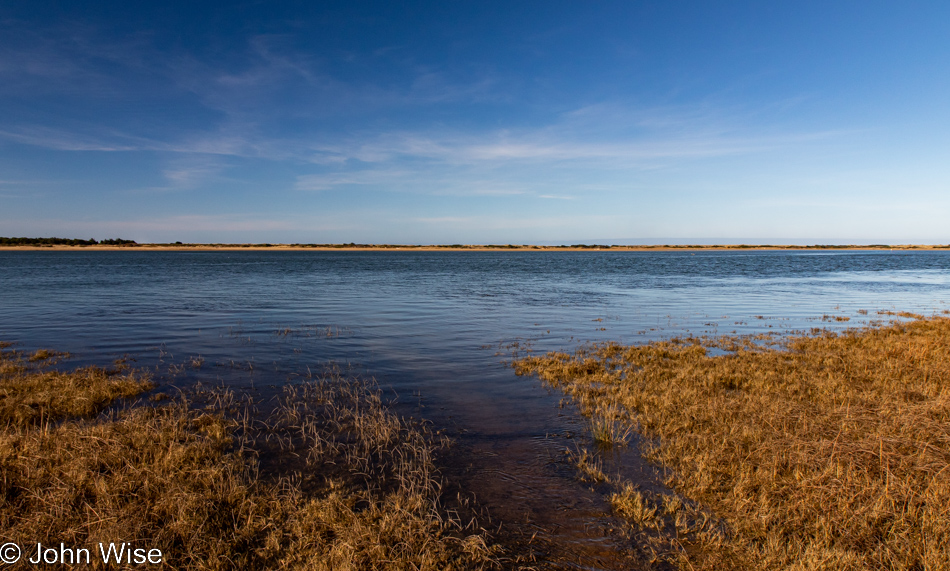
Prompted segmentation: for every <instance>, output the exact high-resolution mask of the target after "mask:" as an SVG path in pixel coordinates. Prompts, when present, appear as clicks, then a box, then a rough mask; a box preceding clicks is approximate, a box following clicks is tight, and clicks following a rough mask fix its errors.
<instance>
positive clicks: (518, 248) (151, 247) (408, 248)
mask: <svg viewBox="0 0 950 571" xmlns="http://www.w3.org/2000/svg"><path fill="white" fill-rule="evenodd" d="M13 250H26V251H38V250H54V251H87V250H95V251H126V250H128V251H143V250H147V251H172V252H174V251H182V252H210V251H242V250H253V251H264V250H267V251H324V252H330V251H350V252H353V251H370V252H371V251H403V252H413V251H415V252H434V251H449V252H591V251H601V252H604V251H611V252H657V251H659V252H667V251H668V252H681V251H702V250H713V251H725V250H741V251H749V250H752V251H772V250H817V251H827V250H835V251H841V250H853V251H889V250H938V251H939V250H950V245H933V244H895V245H871V246H859V245H812V246H800V245H745V244H721V245H708V246H707V245H682V246H678V245H662V246H649V245H630V246H597V245H590V246H533V245H488V246H483V245H471V246H457V245H452V246H438V245H428V246H413V245H354V246H350V245H324V244H321V245H306V244H246V245H245V244H136V245H134V246H113V245H89V246H66V245H50V246H38V245H28V246H27V245H24V246H0V251H13Z"/></svg>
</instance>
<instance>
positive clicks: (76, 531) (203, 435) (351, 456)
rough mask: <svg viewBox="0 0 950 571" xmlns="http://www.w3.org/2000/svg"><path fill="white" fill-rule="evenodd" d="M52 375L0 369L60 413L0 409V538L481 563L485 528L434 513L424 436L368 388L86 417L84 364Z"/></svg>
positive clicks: (236, 556)
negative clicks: (258, 408) (265, 404)
mask: <svg viewBox="0 0 950 571" xmlns="http://www.w3.org/2000/svg"><path fill="white" fill-rule="evenodd" d="M11 355H12V354H10V353H6V354H5V359H6V360H7V361H8V362H17V361H16V360H15V358H13V357H11ZM50 375H51V373H50V372H49V371H42V370H32V371H31V370H27V369H25V368H24V367H23V366H22V364H19V365H17V367H14V368H11V369H4V370H3V372H2V375H0V377H2V379H0V382H2V383H3V386H6V385H7V384H8V381H10V380H11V379H12V380H13V381H15V383H13V384H15V385H16V386H18V387H20V386H23V387H26V386H31V387H42V386H43V383H44V382H54V383H58V384H57V385H56V386H57V387H58V390H59V393H60V394H59V396H58V399H53V400H48V401H44V402H52V403H54V405H55V406H54V405H50V408H49V411H50V414H48V415H45V416H44V419H48V418H53V417H54V416H56V415H58V416H57V417H58V418H63V419H65V420H61V421H60V422H55V423H53V422H43V423H41V424H38V423H37V422H35V421H34V420H33V418H32V417H27V416H23V415H16V414H9V415H7V419H8V420H7V423H6V427H5V428H4V429H3V430H2V431H0V497H2V498H3V501H2V502H0V542H3V543H5V542H7V541H12V542H17V543H19V544H20V545H21V546H28V545H31V544H35V542H37V541H39V542H42V543H44V544H46V545H56V546H58V545H59V543H60V542H64V543H65V544H66V545H67V546H76V547H92V546H94V545H95V544H96V543H98V542H106V543H108V542H113V541H116V542H120V541H121V542H128V543H131V544H133V545H134V546H135V547H145V548H149V549H152V548H157V549H161V550H162V552H163V554H164V561H165V567H167V568H170V569H278V568H280V569H284V568H286V569H308V570H309V569H315V570H321V569H333V570H357V569H360V570H362V569H366V570H368V569H400V570H401V569H413V570H436V569H439V570H441V569H484V568H491V567H493V566H495V561H494V557H495V554H496V553H497V548H494V547H492V546H490V545H489V542H488V540H487V536H486V535H485V534H484V533H483V532H481V531H480V530H479V529H478V528H477V527H474V526H472V525H469V524H470V522H461V521H458V520H457V519H453V518H451V517H448V516H447V515H446V513H445V510H443V509H441V506H440V484H439V478H438V472H437V470H436V467H435V464H434V462H433V459H432V456H433V453H434V451H435V449H436V446H437V445H438V444H437V443H435V442H434V440H435V439H434V438H433V437H432V435H430V434H428V433H427V432H426V431H425V430H424V429H423V428H421V427H418V426H415V425H411V424H408V423H406V422H405V421H403V420H401V419H399V418H398V417H396V416H394V415H393V414H392V413H391V412H389V411H388V410H387V409H386V407H385V406H384V403H383V402H382V401H381V399H380V397H379V392H378V390H376V389H375V388H374V387H373V386H372V385H371V384H369V383H364V382H358V381H353V380H347V379H343V378H340V377H339V376H335V375H330V376H328V377H327V378H324V379H321V380H316V381H311V382H308V383H307V384H304V385H298V386H296V387H294V388H292V389H290V390H288V391H287V393H286V394H285V395H284V396H283V397H282V398H281V399H280V400H279V402H277V403H276V405H275V407H274V412H273V414H271V415H270V416H269V417H268V418H266V419H265V420H261V421H256V420H254V416H253V414H252V412H251V408H250V404H249V403H248V402H245V401H242V400H241V399H238V398H236V397H235V396H234V395H233V394H231V393H228V392H222V391H215V392H209V391H204V392H201V393H199V394H198V395H195V396H194V397H193V400H192V402H191V403H188V402H186V401H185V400H184V399H183V398H179V399H177V400H174V401H171V403H170V404H167V405H164V406H144V405H141V404H140V405H138V406H135V407H132V408H128V407H127V408H125V409H124V410H112V411H111V412H110V413H108V414H100V415H99V417H98V418H96V417H93V414H95V413H96V412H98V410H95V409H90V408H88V407H87V406H86V405H81V406H76V405H74V404H73V403H72V402H71V401H73V400H79V401H82V402H85V401H86V395H85V390H86V389H87V388H88V387H87V384H86V379H87V378H89V375H90V373H89V370H85V369H83V370H79V371H76V372H75V373H73V375H75V376H76V378H75V379H72V380H71V381H69V382H66V381H65V380H64V379H65V377H69V375H70V373H57V374H56V375H53V376H50ZM96 375H98V373H97V374H96ZM96 375H93V378H95V379H99V377H98V376H96ZM134 375H135V373H133V372H129V373H126V374H125V375H122V376H119V377H117V378H124V379H133V378H135V377H134ZM107 380H108V376H107ZM136 386H137V387H138V390H139V391H141V390H143V389H144V388H145V387H146V385H144V384H141V383H140V384H138V385H136ZM130 392H131V389H129V390H127V391H125V392H122V393H116V394H114V395H113V396H112V398H113V399H114V398H118V397H119V396H127V394H128V393H130ZM195 398H197V400H194V399H195ZM197 403H201V404H197ZM107 404H108V402H106V401H102V402H100V405H99V406H100V408H101V406H104V405H107ZM267 459H270V461H269V463H268V462H267V461H265V460H267ZM92 567H93V568H101V567H102V563H101V562H99V563H98V565H97V564H96V561H95V557H93V566H92Z"/></svg>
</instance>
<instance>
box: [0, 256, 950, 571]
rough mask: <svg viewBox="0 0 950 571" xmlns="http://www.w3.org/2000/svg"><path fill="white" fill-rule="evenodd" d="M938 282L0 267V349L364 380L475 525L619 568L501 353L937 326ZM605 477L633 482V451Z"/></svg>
mask: <svg viewBox="0 0 950 571" xmlns="http://www.w3.org/2000/svg"><path fill="white" fill-rule="evenodd" d="M948 286H950V252H735V251H728V252H696V253H690V252H604V251H601V252H413V251H399V252H391V251H390V252H266V251H264V252H260V251H258V252H142V251H135V250H132V251H119V252H43V251H39V252H37V251H31V252H16V251H13V252H9V251H8V252H0V340H7V341H15V342H17V343H19V345H20V347H21V348H22V349H25V350H32V349H35V348H39V347H49V348H55V349H59V350H66V351H69V352H70V353H72V354H73V355H74V358H73V359H72V360H71V362H72V363H74V364H82V363H104V362H108V361H111V360H112V359H114V358H116V357H118V356H121V355H125V354H129V355H131V356H132V357H134V358H135V359H136V364H137V365H138V366H142V367H149V368H152V369H153V370H155V371H156V372H157V374H158V375H159V378H160V380H163V381H167V382H177V383H185V382H192V381H194V380H203V381H208V382H213V383H222V384H227V385H231V386H235V387H240V388H248V389H250V388H251V387H254V388H255V389H258V390H259V389H261V388H262V387H269V386H275V385H280V384H282V383H285V382H287V381H288V379H290V378H293V377H294V376H295V375H302V374H306V373H307V370H308V367H309V369H310V370H311V371H314V372H316V371H318V370H319V369H320V368H321V367H323V366H325V365H327V364H328V363H333V364H336V365H337V366H340V367H344V368H348V369H351V370H353V371H354V372H356V373H359V374H365V375H371V376H373V377H375V378H376V379H377V381H378V382H379V383H380V385H381V386H382V387H383V388H384V389H385V390H386V391H387V392H388V393H389V394H390V395H392V396H393V398H395V399H396V400H397V403H398V405H397V407H398V409H399V410H400V412H402V413H403V414H407V415H413V416H417V417H420V416H421V417H423V418H426V419H428V420H431V421H432V423H433V424H434V426H435V427H436V428H440V429H445V430H446V431H447V432H448V433H449V434H450V435H452V436H453V437H454V438H455V439H456V440H457V441H458V443H459V444H458V447H457V450H456V451H455V452H453V458H455V463H454V464H453V466H452V468H451V470H452V471H453V474H452V477H454V478H457V479H459V480H461V481H463V483H464V484H465V485H466V487H467V488H468V489H470V490H472V491H474V492H475V493H476V494H477V496H478V498H479V500H480V501H481V502H482V503H483V504H484V505H485V506H486V507H487V508H488V509H489V510H490V513H491V515H492V517H493V521H494V525H498V524H499V523H500V524H502V525H503V526H508V527H509V528H511V529H514V530H516V531H517V532H518V533H522V534H524V535H526V536H528V537H530V536H533V535H534V534H535V533H537V534H538V535H536V536H535V540H536V542H537V543H538V545H540V546H541V547H540V550H541V556H542V558H545V557H546V558H548V559H554V560H557V562H558V563H557V564H558V566H561V567H569V568H571V567H576V568H590V569H597V568H600V569H607V568H624V565H626V563H625V560H624V559H623V558H622V557H621V556H620V555H618V543H617V539H616V536H615V534H611V533H609V532H608V531H607V530H609V529H610V528H611V527H613V526H615V525H616V522H614V521H613V520H611V519H610V518H609V517H608V516H606V515H605V504H604V499H603V497H602V495H601V494H600V493H599V492H598V491H597V490H590V489H588V488H587V487H585V486H584V485H582V484H579V483H578V482H577V480H576V478H575V474H574V471H573V469H571V468H570V465H569V464H568V462H567V461H566V459H565V454H564V450H565V449H566V448H572V447H574V446H576V445H575V444H574V443H573V440H572V438H571V437H572V436H575V435H580V436H581V438H582V440H583V435H584V425H583V422H582V421H581V419H579V418H578V416H577V415H576V413H575V412H574V410H573V409H572V408H571V407H570V406H566V407H564V408H561V407H559V406H558V405H559V402H560V399H561V397H560V395H558V394H554V393H551V392H549V391H548V390H546V389H545V388H543V387H542V386H541V385H540V383H539V382H538V381H537V380H534V379H531V378H521V377H516V376H515V375H514V374H513V372H512V370H511V369H510V368H508V367H507V366H506V364H505V363H506V361H507V360H509V358H510V355H511V352H512V351H513V350H521V351H523V350H525V348H526V347H530V349H531V350H535V351H546V350H554V349H559V350H566V349H571V348H572V347H575V346H577V345H578V344H579V343H584V342H590V341H601V340H615V341H621V342H624V343H642V342H647V341H650V340H654V339H660V338H667V337H671V336H675V335H683V334H694V335H702V334H709V335H715V334H726V333H730V334H731V333H738V334H746V333H758V332H780V333H782V332H788V331H807V330H810V329H811V328H813V327H824V328H829V329H843V328H845V327H855V326H861V325H863V324H867V323H868V322H869V321H871V320H880V319H882V316H880V315H877V314H876V311H877V310H900V311H912V312H920V313H925V314H931V313H933V312H935V311H943V310H945V309H947V308H948V307H950V306H948V302H950V289H948ZM859 310H867V311H868V314H867V315H862V314H859V313H858V311H859ZM823 316H825V317H824V319H822V318H823ZM836 316H837V317H848V318H850V320H849V321H835V320H834V317H836ZM514 343H517V344H518V345H517V346H516V347H513V346H512V345H513V344H514ZM192 362H196V363H197V362H201V363H203V364H202V366H201V367H200V368H193V367H191V366H190V363H192ZM182 365H186V366H184V367H182ZM608 466H609V467H610V468H611V469H616V470H623V471H625V472H626V473H631V474H637V473H640V478H641V479H642V480H643V481H648V480H649V477H650V469H649V467H647V466H643V465H642V464H641V463H639V461H638V457H637V455H636V453H635V450H632V451H628V452H627V453H626V454H623V455H622V457H620V458H618V459H615V460H614V461H613V462H609V463H608ZM552 546H557V547H556V548H555V547H552Z"/></svg>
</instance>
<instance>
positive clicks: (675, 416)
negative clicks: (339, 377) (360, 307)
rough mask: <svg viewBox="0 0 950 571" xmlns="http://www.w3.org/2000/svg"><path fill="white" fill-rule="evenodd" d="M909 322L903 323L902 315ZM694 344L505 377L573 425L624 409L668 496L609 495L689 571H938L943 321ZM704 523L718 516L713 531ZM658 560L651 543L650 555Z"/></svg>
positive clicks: (949, 366)
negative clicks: (547, 390)
mask: <svg viewBox="0 0 950 571" xmlns="http://www.w3.org/2000/svg"><path fill="white" fill-rule="evenodd" d="M905 316H906V315H905ZM704 344H706V345H710V344H712V343H710V342H708V341H705V342H703V341H700V340H696V339H687V340H673V341H669V342H658V343H652V344H649V345H644V346H633V347H625V346H621V345H617V344H606V345H598V346H593V347H589V348H586V349H583V350H580V351H578V352H577V353H576V354H574V355H567V354H563V353H552V354H548V355H546V356H541V357H528V358H524V359H520V360H518V361H516V362H515V366H516V369H517V371H518V372H519V373H520V374H527V373H535V374H538V375H539V376H540V377H541V378H542V379H544V380H545V381H547V382H549V383H551V384H553V385H555V386H557V387H560V388H561V389H563V390H564V391H566V392H567V393H569V394H570V395H572V396H573V398H574V399H575V400H576V402H577V403H578V404H579V407H580V409H581V411H582V412H583V413H584V414H587V415H591V414H596V411H597V410H602V409H604V408H610V407H615V406H616V407H620V408H622V409H624V410H626V411H627V412H628V413H629V414H630V417H631V421H630V424H631V426H636V427H637V428H638V430H639V431H640V432H641V433H642V434H643V435H644V436H645V444H644V454H645V455H646V456H647V458H649V459H650V460H651V461H653V462H655V463H656V464H658V465H660V466H662V467H664V468H666V470H667V472H666V473H667V474H668V478H667V482H666V483H667V484H668V485H669V486H670V487H671V488H672V489H673V490H675V491H676V492H677V493H678V494H680V496H675V495H669V494H645V493H642V492H640V491H638V490H637V489H636V488H635V487H632V486H629V485H625V484H624V483H618V484H617V487H618V491H617V493H616V494H614V495H613V497H612V498H611V501H612V504H613V506H614V508H615V510H616V511H617V512H618V513H619V514H620V515H622V516H625V517H626V518H627V520H628V521H629V522H630V524H631V529H633V530H639V532H644V530H650V529H652V530H653V531H655V532H663V534H665V536H666V538H667V540H666V542H665V544H663V545H661V546H660V548H659V549H658V550H657V553H656V559H657V560H668V561H674V562H676V563H678V564H679V566H680V567H681V568H686V569H724V568H732V569H769V570H772V569H835V570H838V569H920V570H939V569H950V469H948V468H950V319H947V318H944V317H934V318H930V319H917V320H916V321H913V322H905V323H892V324H890V325H888V326H884V327H879V328H874V329H865V330H852V331H848V332H846V333H843V334H840V335H834V334H827V333H824V334H818V335H811V336H805V337H799V338H793V339H791V340H789V341H788V342H787V344H786V346H785V347H784V348H781V347H780V348H774V347H762V346H757V345H756V344H754V343H749V342H747V341H746V340H737V339H723V340H719V341H718V342H716V343H715V344H717V345H718V346H720V347H730V348H732V349H734V350H735V353H734V354H729V355H723V356H716V357H711V356H708V355H707V354H706V348H705V347H704V346H703V345H704ZM711 514H715V517H711ZM654 545H659V543H656V542H654Z"/></svg>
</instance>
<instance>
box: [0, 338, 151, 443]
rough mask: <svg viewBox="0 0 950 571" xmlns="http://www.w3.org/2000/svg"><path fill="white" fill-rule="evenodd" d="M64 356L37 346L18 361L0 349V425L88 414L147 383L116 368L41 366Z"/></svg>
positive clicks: (15, 355) (17, 356)
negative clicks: (62, 370) (51, 367)
mask: <svg viewBox="0 0 950 571" xmlns="http://www.w3.org/2000/svg"><path fill="white" fill-rule="evenodd" d="M0 349H2V348H0ZM64 356H65V355H62V354H60V353H55V352H52V351H48V350H45V349H41V350H39V351H37V352H35V353H33V354H32V355H31V356H30V357H29V358H27V359H26V360H24V359H23V355H21V354H20V353H18V352H15V351H2V350H0V425H8V426H9V425H12V426H27V425H29V426H32V425H36V424H39V423H42V422H49V421H57V420H61V419H63V418H67V417H79V416H93V415H95V414H98V413H99V412H100V411H102V410H103V409H104V408H105V407H106V406H108V405H109V403H111V402H113V401H114V400H116V399H118V398H122V397H130V396H134V395H137V394H139V393H141V392H143V391H145V390H148V389H149V388H151V386H152V385H151V383H150V382H149V380H148V376H147V375H142V374H140V373H137V372H135V371H122V370H121V369H120V368H117V369H115V370H105V369H101V368H98V367H87V368H83V369H78V370H75V371H70V372H60V371H55V370H50V369H49V368H48V367H47V366H48V365H49V364H52V363H51V362H52V361H53V360H55V359H58V358H62V357H64Z"/></svg>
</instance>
